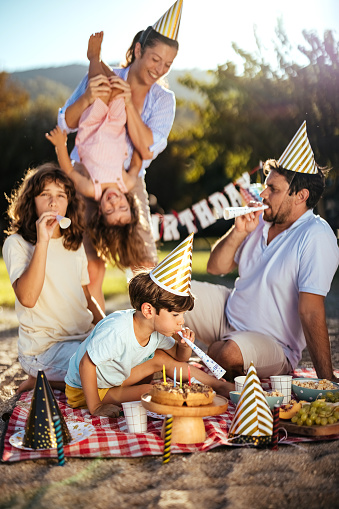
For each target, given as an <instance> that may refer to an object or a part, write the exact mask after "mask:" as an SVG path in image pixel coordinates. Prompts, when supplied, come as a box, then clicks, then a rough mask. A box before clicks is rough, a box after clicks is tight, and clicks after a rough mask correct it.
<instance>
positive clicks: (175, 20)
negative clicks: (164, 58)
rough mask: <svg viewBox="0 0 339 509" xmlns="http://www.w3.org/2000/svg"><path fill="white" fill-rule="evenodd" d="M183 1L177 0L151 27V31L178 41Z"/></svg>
mask: <svg viewBox="0 0 339 509" xmlns="http://www.w3.org/2000/svg"><path fill="white" fill-rule="evenodd" d="M182 4H183V0H177V1H176V2H175V3H174V4H173V5H172V7H170V8H169V9H168V11H166V12H165V14H163V15H162V16H161V18H160V19H158V21H157V22H156V23H154V25H153V27H152V28H153V30H155V31H156V32H158V34H161V35H164V36H165V37H168V38H169V39H173V40H174V41H177V40H178V32H179V26H180V20H181V12H182Z"/></svg>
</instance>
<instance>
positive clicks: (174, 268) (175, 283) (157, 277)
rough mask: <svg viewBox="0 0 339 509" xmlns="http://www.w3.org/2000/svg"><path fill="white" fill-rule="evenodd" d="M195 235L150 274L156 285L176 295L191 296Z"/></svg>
mask: <svg viewBox="0 0 339 509" xmlns="http://www.w3.org/2000/svg"><path fill="white" fill-rule="evenodd" d="M193 235H194V234H193V233H191V235H189V236H188V237H187V238H186V239H185V240H184V241H183V242H181V244H179V246H177V247H176V248H175V249H174V250H173V251H172V252H171V253H170V254H169V255H167V256H166V258H164V260H163V261H162V262H160V263H159V265H157V266H156V267H155V268H154V269H153V270H152V271H151V272H150V277H151V279H152V280H153V281H154V283H156V284H157V285H158V286H160V287H161V288H163V289H164V290H167V291H168V292H170V293H174V294H175V295H182V296H185V297H187V296H188V295H190V289H191V274H192V248H193Z"/></svg>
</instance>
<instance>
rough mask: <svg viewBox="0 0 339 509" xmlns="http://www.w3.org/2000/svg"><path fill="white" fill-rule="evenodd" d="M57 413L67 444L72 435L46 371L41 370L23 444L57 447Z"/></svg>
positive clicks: (36, 447) (30, 446)
mask: <svg viewBox="0 0 339 509" xmlns="http://www.w3.org/2000/svg"><path fill="white" fill-rule="evenodd" d="M55 415H58V416H59V418H60V424H61V429H62V438H63V442H64V444H65V445H66V444H68V443H69V442H71V440H72V436H71V434H70V432H69V430H68V427H67V424H66V422H65V419H64V417H63V415H62V413H61V412H60V409H59V406H58V403H57V401H56V399H55V397H54V394H53V391H52V389H51V386H50V385H49V382H48V380H47V378H46V376H45V373H44V372H43V371H41V370H39V372H38V376H37V379H36V382H35V387H34V393H33V397H32V403H31V408H30V410H29V414H28V419H27V422H26V427H25V435H24V438H23V442H22V445H23V446H24V447H29V448H31V449H51V448H56V447H57V439H56V434H55V430H54V422H53V416H55Z"/></svg>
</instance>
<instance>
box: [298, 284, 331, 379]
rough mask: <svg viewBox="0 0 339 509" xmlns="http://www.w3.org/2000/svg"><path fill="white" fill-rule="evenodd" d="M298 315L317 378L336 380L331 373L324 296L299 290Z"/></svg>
mask: <svg viewBox="0 0 339 509" xmlns="http://www.w3.org/2000/svg"><path fill="white" fill-rule="evenodd" d="M299 316H300V320H301V324H302V327H303V331H304V334H305V338H306V343H307V348H308V351H309V353H310V356H311V359H312V362H313V365H314V368H315V370H316V372H317V375H318V377H319V378H326V379H327V380H332V381H334V382H337V381H338V379H337V378H336V376H335V375H334V374H333V366H332V359H331V347H330V340H329V337H328V329H327V324H326V313H325V297H323V296H322V295H315V294H313V293H305V292H300V294H299Z"/></svg>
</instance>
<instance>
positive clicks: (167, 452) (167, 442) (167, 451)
mask: <svg viewBox="0 0 339 509" xmlns="http://www.w3.org/2000/svg"><path fill="white" fill-rule="evenodd" d="M172 424H173V416H172V415H167V416H166V423H165V436H164V454H163V457H162V462H163V463H168V462H169V460H170V457H171V440H172Z"/></svg>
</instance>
